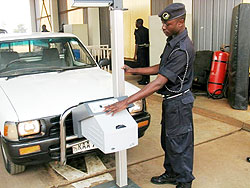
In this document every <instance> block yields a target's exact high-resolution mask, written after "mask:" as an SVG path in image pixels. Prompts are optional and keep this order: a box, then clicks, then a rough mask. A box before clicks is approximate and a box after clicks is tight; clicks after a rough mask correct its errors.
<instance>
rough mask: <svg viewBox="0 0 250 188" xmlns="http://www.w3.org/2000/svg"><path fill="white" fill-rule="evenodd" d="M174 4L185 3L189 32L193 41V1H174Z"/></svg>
mask: <svg viewBox="0 0 250 188" xmlns="http://www.w3.org/2000/svg"><path fill="white" fill-rule="evenodd" d="M173 3H183V4H184V5H185V7H186V11H187V13H186V27H187V30H188V35H189V37H190V38H191V39H192V27H193V26H192V8H193V3H192V0H173Z"/></svg>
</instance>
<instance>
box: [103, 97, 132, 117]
mask: <svg viewBox="0 0 250 188" xmlns="http://www.w3.org/2000/svg"><path fill="white" fill-rule="evenodd" d="M127 107H128V104H127V102H126V100H123V101H119V102H116V103H114V104H111V105H108V106H105V107H104V112H106V113H107V114H112V116H113V115H115V114H116V113H117V112H120V111H122V110H125V109H126V108H127Z"/></svg>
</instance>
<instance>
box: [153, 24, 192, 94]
mask: <svg viewBox="0 0 250 188" xmlns="http://www.w3.org/2000/svg"><path fill="white" fill-rule="evenodd" d="M194 57H195V51H194V47H193V43H192V41H191V40H190V38H189V37H188V32H187V29H185V30H184V31H183V32H182V33H180V34H179V35H177V36H175V37H172V36H171V37H168V39H167V44H166V46H165V48H164V51H163V53H162V55H161V62H160V68H159V72H158V74H161V75H163V76H165V77H166V78H168V82H167V83H166V85H165V86H164V87H163V88H162V89H160V90H159V91H158V93H160V94H162V95H176V94H177V93H182V92H184V91H186V90H187V89H190V88H191V86H192V81H193V62H194ZM184 75H185V78H184ZM183 79H184V81H182V80H183ZM167 88H168V89H167ZM173 91H174V92H173Z"/></svg>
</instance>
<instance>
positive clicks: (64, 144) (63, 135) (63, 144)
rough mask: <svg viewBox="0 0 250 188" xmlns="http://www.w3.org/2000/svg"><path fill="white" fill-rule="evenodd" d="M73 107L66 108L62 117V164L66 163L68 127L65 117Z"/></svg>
mask: <svg viewBox="0 0 250 188" xmlns="http://www.w3.org/2000/svg"><path fill="white" fill-rule="evenodd" d="M71 111H72V108H71V109H68V110H66V111H65V112H64V113H63V114H62V115H61V117H60V165H62V166H63V165H66V161H67V159H66V127H65V123H64V122H65V119H66V117H67V116H68V115H69V114H70V113H71Z"/></svg>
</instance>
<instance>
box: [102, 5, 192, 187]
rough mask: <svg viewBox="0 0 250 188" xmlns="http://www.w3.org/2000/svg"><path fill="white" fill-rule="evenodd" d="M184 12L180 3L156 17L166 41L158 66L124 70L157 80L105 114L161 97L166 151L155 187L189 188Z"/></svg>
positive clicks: (188, 47) (188, 57) (188, 60)
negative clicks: (158, 185)
mask: <svg viewBox="0 0 250 188" xmlns="http://www.w3.org/2000/svg"><path fill="white" fill-rule="evenodd" d="M185 16H186V10H185V6H184V5H183V4H182V3H173V4H170V5H169V6H168V7H166V8H165V9H164V10H163V11H162V12H161V13H160V14H159V17H160V18H161V20H162V30H163V32H164V34H165V35H166V36H167V37H168V38H167V43H166V46H165V48H164V51H163V53H162V55H161V61H160V64H159V65H155V66H152V67H148V68H133V69H132V68H130V67H128V66H124V67H123V69H124V70H125V71H126V72H128V73H133V74H145V75H149V74H157V78H156V79H155V80H154V81H152V82H150V83H149V84H148V85H146V86H145V87H144V88H143V89H141V90H140V91H139V92H137V93H135V94H134V95H132V96H130V97H128V98H127V99H125V100H123V101H120V102H118V103H115V104H113V105H110V106H107V107H106V108H105V111H107V113H113V114H115V113H117V112H119V111H121V110H123V109H126V108H127V107H128V104H131V103H133V102H135V101H137V100H139V99H142V98H145V97H147V96H149V95H151V94H152V93H154V92H155V91H158V93H160V94H162V96H163V102H162V121H161V124H162V130H161V145H162V148H163V150H164V151H165V159H164V168H165V172H164V173H163V174H162V175H160V176H156V177H152V179H151V182H152V183H154V184H166V183H171V184H177V186H176V187H177V188H190V187H191V185H192V181H193V180H194V176H193V174H192V171H193V148H194V136H193V117H192V107H193V101H194V98H193V95H192V93H191V91H190V88H191V85H192V80H193V62H194V56H195V52H194V47H193V44H192V42H191V40H190V39H189V37H188V32H187V29H186V28H185Z"/></svg>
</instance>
